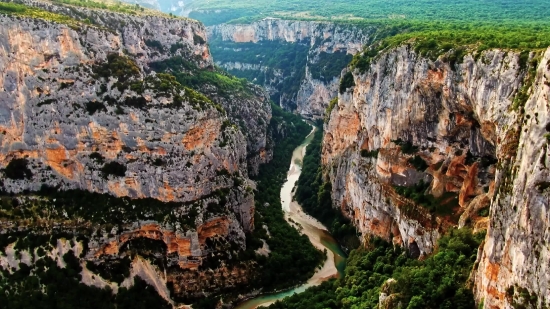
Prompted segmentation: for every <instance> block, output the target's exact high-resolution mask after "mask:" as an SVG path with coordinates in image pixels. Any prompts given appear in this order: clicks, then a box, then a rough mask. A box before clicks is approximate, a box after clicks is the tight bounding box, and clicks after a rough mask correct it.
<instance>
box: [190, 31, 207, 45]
mask: <svg viewBox="0 0 550 309" xmlns="http://www.w3.org/2000/svg"><path fill="white" fill-rule="evenodd" d="M193 43H195V45H197V44H204V43H206V41H205V40H204V39H203V38H202V37H201V36H200V35H197V34H196V33H193Z"/></svg>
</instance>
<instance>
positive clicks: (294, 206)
mask: <svg viewBox="0 0 550 309" xmlns="http://www.w3.org/2000/svg"><path fill="white" fill-rule="evenodd" d="M316 130H317V128H315V127H313V130H312V131H311V133H309V135H308V136H307V137H306V139H305V140H304V142H303V143H302V144H301V145H300V146H298V147H296V149H294V152H293V153H292V161H291V163H290V168H289V169H288V173H287V180H286V182H285V183H284V184H283V187H282V188H281V204H282V208H283V211H284V212H285V219H286V220H287V222H288V223H289V224H290V225H291V226H293V227H295V228H298V229H300V227H301V231H300V232H301V233H303V234H305V235H307V237H309V240H310V241H311V243H312V244H313V245H314V246H315V247H316V248H318V249H319V250H321V251H323V250H325V249H326V250H327V259H326V260H325V263H324V264H323V267H322V268H321V269H318V270H317V272H316V273H315V274H314V275H313V276H312V277H311V278H310V279H309V280H308V281H307V282H306V283H304V284H303V285H300V286H298V287H296V288H293V289H290V290H287V291H283V292H278V293H273V294H265V295H261V296H258V297H255V298H252V299H249V300H247V301H244V302H242V303H241V304H239V305H238V306H237V307H236V308H237V309H253V308H257V307H260V306H268V305H270V304H272V303H274V302H275V301H277V300H279V299H283V298H285V297H287V296H290V295H292V294H295V293H301V292H303V291H305V290H306V289H307V288H308V287H311V286H315V285H319V284H321V282H323V281H326V280H328V279H330V278H339V277H340V276H343V274H344V267H345V262H346V259H345V254H344V253H343V252H342V250H341V249H340V246H339V245H338V243H337V242H336V240H334V238H333V237H332V236H331V235H330V233H329V232H328V231H327V228H326V227H325V226H323V224H322V223H321V222H319V221H317V220H316V219H315V218H313V217H311V216H309V215H307V214H306V213H304V211H303V210H302V207H301V206H300V204H298V203H297V202H296V201H293V196H294V187H295V185H296V182H297V181H298V178H299V177H300V174H301V172H302V162H303V159H304V156H305V153H306V147H307V145H309V144H310V143H311V140H312V139H313V134H314V133H315V131H316ZM312 181H313V180H312Z"/></svg>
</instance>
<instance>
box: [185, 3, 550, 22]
mask: <svg viewBox="0 0 550 309" xmlns="http://www.w3.org/2000/svg"><path fill="white" fill-rule="evenodd" d="M190 8H192V9H194V11H193V12H192V13H191V14H190V16H189V17H191V18H196V19H199V20H201V21H203V22H204V23H205V24H206V25H210V24H217V23H224V22H227V21H230V20H233V19H237V18H248V20H250V18H251V17H256V18H261V17H262V16H264V17H265V16H274V17H284V18H289V17H295V18H302V19H316V20H320V19H325V20H345V19H348V20H350V19H351V20H366V19H368V20H376V19H389V20H424V21H429V20H441V21H443V20H444V21H464V20H469V21H487V20H492V21H495V22H504V21H523V20H525V19H526V17H529V20H530V21H536V22H548V17H549V16H550V8H549V7H548V5H547V3H546V2H545V1H541V0H524V1H513V0H482V1H477V0H457V1H433V0H418V1H408V0H395V1H383V0H359V1H351V0H338V1H334V0H320V1H301V0H280V1H268V0H259V1H245V0H234V1H225V0H196V1H194V2H193V4H192V5H191V6H190ZM198 10H202V11H201V12H198ZM212 10H217V11H216V12H217V13H216V14H213V13H212Z"/></svg>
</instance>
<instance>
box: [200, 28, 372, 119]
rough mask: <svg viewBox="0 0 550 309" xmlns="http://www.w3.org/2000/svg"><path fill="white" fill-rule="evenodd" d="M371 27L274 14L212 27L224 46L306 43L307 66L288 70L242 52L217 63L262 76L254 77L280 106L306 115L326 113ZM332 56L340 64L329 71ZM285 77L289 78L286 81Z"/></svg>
mask: <svg viewBox="0 0 550 309" xmlns="http://www.w3.org/2000/svg"><path fill="white" fill-rule="evenodd" d="M371 32H372V31H371V29H361V28H358V27H355V26H349V25H337V24H333V23H324V22H307V21H290V20H282V19H276V18H266V19H263V20H261V21H257V22H254V23H251V24H247V25H233V24H222V25H216V26H211V27H208V37H209V38H210V39H211V41H212V44H213V45H212V46H213V47H214V48H219V49H223V50H225V51H227V50H231V49H235V47H228V46H226V45H224V44H226V43H224V42H232V43H256V44H261V43H262V42H266V41H275V42H280V44H301V45H305V46H307V61H306V63H305V66H304V67H297V68H294V70H292V71H290V72H288V73H286V74H284V73H283V70H281V69H280V68H278V67H271V66H270V65H269V64H265V62H266V61H264V64H262V63H249V62H246V59H243V60H240V59H239V58H238V57H239V53H238V52H236V53H235V57H233V58H235V59H233V60H231V61H217V62H216V64H217V65H219V66H221V67H223V68H225V69H226V70H229V71H230V72H233V73H235V74H238V75H241V74H239V71H243V73H242V76H249V75H250V73H249V72H247V71H253V72H255V73H254V74H255V75H263V76H262V78H261V80H258V78H256V82H257V83H259V84H260V85H262V86H264V87H265V88H266V89H267V90H268V92H269V93H270V95H271V96H272V97H273V98H278V103H279V105H281V106H283V107H286V108H288V109H292V110H296V111H298V112H299V113H300V114H301V115H303V116H304V117H307V118H322V117H323V115H324V110H325V108H326V107H327V106H328V102H329V101H330V100H331V99H332V98H334V97H335V96H336V95H337V87H338V82H339V80H340V71H341V69H343V68H344V67H345V66H346V65H347V63H348V62H349V60H350V59H349V57H348V58H346V57H345V55H354V54H355V53H357V52H358V51H360V50H361V48H362V46H363V45H364V44H365V42H366V41H367V40H368V38H369V35H370V33H371ZM248 46H249V45H247V47H236V49H235V51H237V50H238V49H239V48H252V49H253V48H254V47H248ZM304 51H305V50H304ZM303 56H304V57H306V55H303ZM296 57H297V58H299V57H300V56H299V55H297V56H296ZM331 61H333V62H334V61H337V62H338V63H339V66H338V65H337V66H338V68H337V69H334V68H332V69H331V70H329V71H326V69H327V67H329V66H331V65H334V64H330V62H331ZM312 71H313V72H314V73H313V74H312ZM285 79H289V80H291V81H287V82H286V83H285ZM283 84H284V85H285V86H284V87H283ZM293 84H296V85H299V87H297V88H296V90H292V89H293V88H292V89H290V88H291V87H289V85H293Z"/></svg>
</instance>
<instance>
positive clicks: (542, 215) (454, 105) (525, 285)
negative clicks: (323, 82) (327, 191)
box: [322, 45, 549, 308]
mask: <svg viewBox="0 0 550 309" xmlns="http://www.w3.org/2000/svg"><path fill="white" fill-rule="evenodd" d="M548 55H549V51H546V53H545V54H544V55H543V56H541V54H540V52H539V53H532V54H531V55H530V57H531V58H530V59H531V60H529V61H528V60H526V58H527V57H525V56H526V55H524V54H522V55H520V54H519V53H517V52H511V51H502V50H490V51H485V52H483V53H481V54H478V53H474V54H468V55H466V56H465V57H464V58H463V59H460V61H458V63H456V65H453V66H451V65H450V64H449V61H448V60H446V59H449V58H451V57H450V56H452V54H447V55H443V56H441V57H439V59H438V60H430V59H428V58H426V57H422V56H419V55H418V54H416V53H415V52H414V51H413V50H412V48H411V47H410V46H407V45H404V46H400V47H397V48H394V49H391V50H389V51H385V52H383V53H381V54H379V55H378V56H377V57H375V58H374V59H372V60H371V64H370V67H369V68H368V69H367V70H366V72H365V73H359V72H358V71H354V72H353V80H354V83H351V84H350V87H349V88H348V90H347V91H346V92H345V93H343V94H341V95H340V96H339V100H338V104H337V105H336V106H335V107H334V108H333V109H332V112H331V113H330V120H329V122H328V123H327V124H326V127H325V130H326V133H325V137H324V141H323V157H322V160H323V164H324V166H325V172H326V175H327V177H328V180H329V181H330V182H331V184H332V188H333V192H332V193H333V195H332V197H333V202H334V203H335V205H338V207H340V208H341V209H342V211H343V212H344V213H345V214H347V215H348V216H349V217H350V218H351V219H352V220H353V221H354V222H355V224H356V226H357V227H358V229H359V231H361V233H362V234H363V235H366V234H374V235H378V236H381V237H383V238H385V239H388V240H390V239H391V240H393V241H394V243H400V244H403V245H405V246H407V247H408V248H409V249H410V250H411V252H412V253H415V254H423V253H429V252H431V251H432V250H433V247H434V245H435V243H436V240H437V238H438V236H439V235H440V234H441V232H442V231H444V230H446V229H447V228H448V227H450V226H454V225H459V226H465V225H470V226H473V227H474V228H476V229H484V228H488V234H487V239H486V242H485V245H484V247H483V250H482V252H481V253H480V262H479V266H478V268H477V273H476V279H475V286H476V287H475V292H476V297H477V299H478V301H481V300H482V299H484V302H485V307H487V308H505V307H507V306H510V304H512V303H513V302H514V301H516V302H524V303H525V302H526V301H527V300H525V299H523V300H522V299H521V297H519V296H518V295H519V293H520V292H519V291H520V290H521V291H525V290H527V291H528V292H529V293H534V294H533V295H537V296H538V300H537V301H536V302H535V303H537V304H538V305H541V304H542V303H541V302H543V301H544V295H547V293H548V286H547V281H548V278H547V270H546V266H545V265H546V264H547V260H548V258H547V256H548V253H547V252H546V251H547V249H546V247H545V246H547V235H546V234H547V233H545V231H546V229H547V226H546V225H547V224H546V222H547V221H548V216H547V213H546V211H545V210H544V209H546V208H547V207H548V205H547V199H546V195H547V193H546V191H545V190H546V187H547V185H546V183H547V181H548V174H547V169H546V167H545V166H546V161H547V158H546V149H547V147H548V141H547V139H546V137H545V132H547V130H546V127H547V123H548V121H547V117H548V111H547V108H548V107H547V104H548V94H549V87H548V81H547V80H546V78H547V76H548V69H549V67H548V65H547V63H548ZM534 70H536V77H535V73H533V72H535V71H534ZM533 77H534V79H533ZM353 84H354V86H353ZM527 97H528V99H527V100H526V101H525V99H526V98H527ZM487 209H490V216H489V218H486V217H484V216H485V215H484V214H483V212H486V211H487ZM510 286H516V288H515V294H514V292H513V291H512V292H511V294H512V295H515V296H507V294H506V291H507V289H508V292H509V294H510V291H511V290H510V289H509V287H510ZM522 289H525V290H522ZM531 301H532V300H531Z"/></svg>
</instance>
